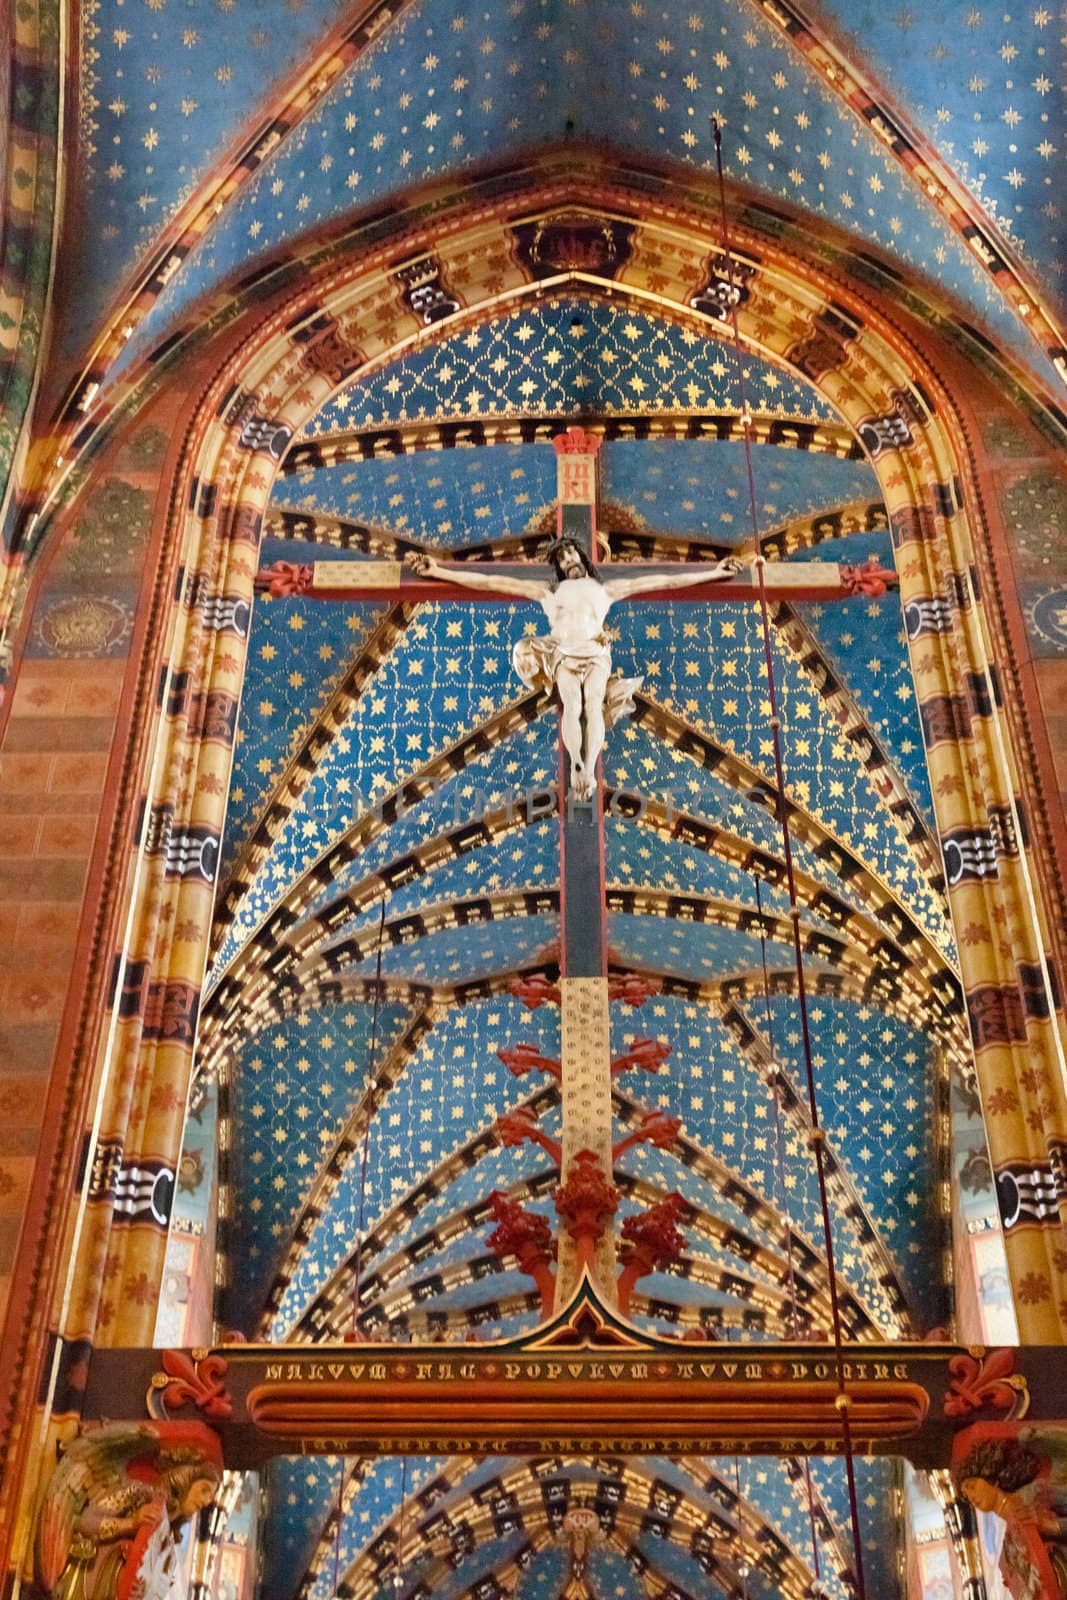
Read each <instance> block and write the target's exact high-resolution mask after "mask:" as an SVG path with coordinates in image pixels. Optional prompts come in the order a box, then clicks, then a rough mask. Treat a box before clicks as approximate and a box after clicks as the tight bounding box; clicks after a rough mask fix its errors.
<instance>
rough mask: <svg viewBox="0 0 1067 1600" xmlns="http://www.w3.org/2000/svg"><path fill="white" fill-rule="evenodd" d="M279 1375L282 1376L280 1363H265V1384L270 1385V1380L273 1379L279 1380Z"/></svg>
mask: <svg viewBox="0 0 1067 1600" xmlns="http://www.w3.org/2000/svg"><path fill="white" fill-rule="evenodd" d="M281 1375H282V1368H281V1362H280V1361H268V1363H267V1382H268V1383H270V1382H271V1380H272V1379H275V1378H278V1379H280V1378H281Z"/></svg>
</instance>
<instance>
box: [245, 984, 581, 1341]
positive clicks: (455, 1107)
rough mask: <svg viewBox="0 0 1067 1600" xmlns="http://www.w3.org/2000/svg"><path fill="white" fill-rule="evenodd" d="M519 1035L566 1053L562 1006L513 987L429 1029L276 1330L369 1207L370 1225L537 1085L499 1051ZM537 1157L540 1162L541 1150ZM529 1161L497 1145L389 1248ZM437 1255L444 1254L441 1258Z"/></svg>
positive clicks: (306, 1258)
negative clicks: (537, 1001)
mask: <svg viewBox="0 0 1067 1600" xmlns="http://www.w3.org/2000/svg"><path fill="white" fill-rule="evenodd" d="M356 1009H362V1008H356ZM368 1009H369V1008H368ZM516 1036H517V1037H519V1038H521V1039H523V1040H530V1041H531V1042H533V1043H535V1044H537V1045H538V1047H539V1048H540V1050H541V1052H542V1053H543V1054H545V1055H547V1056H552V1057H556V1058H557V1059H558V1056H559V1022H558V1014H557V1013H556V1011H555V1009H554V1008H551V1007H543V1008H542V1009H541V1010H539V1011H537V1012H533V1013H531V1012H528V1011H526V1009H525V1008H524V1007H523V1006H522V1004H521V1002H520V1001H518V1000H516V999H514V998H513V997H512V996H510V995H500V996H496V997H494V998H493V999H491V1000H478V1001H474V1002H471V1003H470V1004H468V1005H466V1006H462V1007H453V1008H452V1009H450V1010H449V1011H447V1012H446V1013H445V1015H444V1016H443V1017H442V1018H441V1019H440V1020H439V1021H438V1022H437V1023H436V1025H435V1026H434V1027H433V1029H431V1031H430V1032H429V1033H428V1034H427V1035H426V1037H425V1039H424V1040H423V1041H422V1043H421V1044H420V1045H419V1047H418V1050H417V1051H416V1054H415V1056H414V1058H413V1059H412V1061H411V1062H410V1063H409V1065H408V1068H407V1070H406V1072H405V1073H404V1075H403V1077H402V1078H401V1079H400V1082H399V1083H398V1084H397V1085H396V1086H395V1088H394V1089H393V1090H392V1091H391V1092H390V1093H389V1095H388V1096H387V1098H386V1100H385V1102H384V1104H383V1107H382V1109H381V1111H380V1112H379V1114H378V1116H377V1117H376V1118H375V1120H374V1122H373V1124H372V1127H371V1134H370V1139H369V1142H368V1160H367V1173H366V1179H365V1181H364V1178H363V1174H362V1170H361V1162H359V1161H355V1160H353V1161H350V1162H349V1163H348V1165H347V1167H346V1168H345V1170H344V1172H343V1174H342V1177H341V1180H340V1182H339V1183H338V1185H337V1188H336V1190H335V1192H334V1194H333V1196H332V1197H331V1200H330V1202H329V1205H328V1206H327V1208H326V1210H325V1212H324V1213H323V1216H322V1218H321V1219H320V1220H319V1222H318V1223H317V1225H316V1227H315V1230H314V1232H313V1234H312V1237H311V1240H310V1242H309V1244H308V1247H307V1249H306V1250H305V1252H304V1254H303V1257H302V1259H301V1262H300V1266H299V1269H298V1271H297V1273H296V1274H295V1276H294V1278H293V1282H292V1284H291V1285H290V1287H289V1290H288V1291H287V1293H286V1296H285V1299H284V1300H283V1302H282V1306H281V1309H280V1311H279V1314H278V1320H277V1329H276V1331H275V1334H274V1335H273V1336H275V1337H281V1336H282V1334H283V1332H284V1329H285V1328H286V1326H287V1325H288V1324H289V1322H290V1321H291V1319H293V1318H295V1317H296V1316H298V1315H299V1313H300V1311H301V1310H302V1308H303V1306H304V1305H305V1304H306V1303H307V1300H308V1299H309V1298H310V1297H311V1295H313V1294H314V1293H315V1291H316V1290H317V1289H318V1288H319V1287H320V1286H321V1285H322V1283H323V1282H324V1281H325V1280H326V1278H327V1277H328V1276H329V1274H330V1272H331V1271H332V1270H333V1269H334V1268H335V1267H336V1266H337V1265H338V1264H339V1263H340V1262H341V1261H342V1260H343V1259H344V1257H345V1256H346V1255H347V1253H348V1252H349V1251H350V1250H351V1249H352V1247H353V1244H354V1241H355V1239H356V1238H357V1237H358V1233H359V1218H360V1215H361V1213H362V1216H363V1219H364V1223H365V1225H366V1226H368V1227H369V1226H371V1225H373V1224H374V1223H376V1222H377V1221H379V1220H380V1219H381V1218H382V1217H383V1216H385V1215H386V1213H387V1212H388V1211H389V1210H390V1209H391V1207H393V1206H395V1205H397V1204H398V1203H399V1202H400V1201H402V1200H403V1198H404V1196H405V1195H406V1194H407V1193H408V1191H409V1190H410V1189H412V1188H414V1187H415V1185H416V1184H417V1183H418V1182H419V1180H420V1179H421V1178H422V1177H423V1176H424V1175H425V1174H426V1173H427V1172H430V1171H432V1170H433V1169H434V1168H435V1167H437V1166H438V1165H439V1164H440V1162H441V1161H442V1160H444V1158H445V1157H446V1156H447V1155H449V1154H450V1153H451V1152H452V1151H454V1150H456V1149H458V1148H459V1147H460V1146H462V1145H464V1144H465V1143H466V1142H467V1141H468V1140H470V1139H471V1138H473V1136H474V1134H475V1133H476V1132H477V1131H478V1130H480V1129H482V1128H484V1127H486V1126H488V1125H489V1124H491V1123H492V1122H494V1121H495V1120H496V1118H497V1116H499V1115H500V1113H501V1112H503V1111H505V1110H508V1109H510V1108H511V1107H513V1106H516V1105H518V1104H520V1103H521V1102H522V1101H524V1100H526V1099H528V1098H529V1096H530V1095H531V1094H532V1093H533V1092H535V1090H536V1088H537V1087H538V1086H539V1080H536V1079H535V1080H529V1079H518V1078H515V1077H514V1076H513V1075H512V1074H511V1072H510V1071H509V1070H508V1068H507V1067H505V1066H504V1064H503V1063H502V1062H501V1061H500V1060H499V1059H498V1058H497V1056H496V1054H495V1051H496V1050H497V1048H498V1047H501V1046H504V1045H507V1044H509V1043H511V1042H513V1040H514V1039H515V1037H516ZM546 1125H549V1126H550V1124H546ZM534 1155H535V1156H536V1158H537V1162H538V1165H540V1164H541V1163H542V1156H541V1152H539V1151H535V1152H534ZM530 1166H531V1155H530V1152H529V1151H528V1150H525V1151H521V1150H520V1151H513V1150H503V1149H496V1150H494V1151H492V1152H491V1153H490V1154H489V1155H488V1156H487V1157H486V1158H485V1159H484V1160H483V1161H481V1162H479V1163H478V1165H477V1166H476V1167H475V1168H473V1169H472V1170H471V1171H469V1172H464V1173H463V1174H461V1175H460V1177H459V1179H458V1180H457V1181H455V1182H454V1183H452V1184H450V1185H449V1186H448V1188H447V1189H446V1191H445V1192H444V1194H443V1195H442V1197H441V1198H440V1199H439V1200H438V1201H437V1202H435V1207H434V1208H433V1209H430V1208H427V1209H426V1210H424V1211H422V1212H420V1213H419V1216H418V1218H417V1220H416V1221H415V1222H414V1223H411V1224H408V1225H406V1226H405V1227H404V1228H403V1229H402V1230H401V1232H400V1233H399V1234H398V1235H397V1238H396V1240H395V1241H393V1242H392V1243H391V1244H390V1247H389V1249H390V1253H392V1251H393V1250H394V1249H399V1248H401V1246H402V1244H403V1242H404V1240H405V1239H406V1238H408V1237H409V1236H410V1235H411V1230H412V1229H414V1231H415V1233H422V1232H424V1231H425V1229H426V1228H427V1227H430V1226H432V1225H433V1222H434V1220H435V1217H436V1216H437V1215H438V1213H440V1215H448V1214H450V1213H451V1212H452V1211H456V1210H460V1209H462V1208H463V1207H464V1206H466V1205H469V1204H471V1203H472V1202H473V1201H474V1200H476V1199H479V1198H481V1197H483V1196H484V1195H486V1194H488V1193H489V1192H490V1191H491V1190H492V1189H494V1188H506V1187H507V1186H508V1185H509V1184H512V1183H514V1182H516V1181H517V1179H518V1178H519V1176H520V1175H521V1174H522V1172H523V1171H526V1170H529V1169H530ZM465 1248H467V1247H465ZM438 1259H439V1258H438V1257H437V1256H436V1255H435V1257H434V1265H435V1266H436V1264H437V1261H438ZM516 1287H517V1286H516Z"/></svg>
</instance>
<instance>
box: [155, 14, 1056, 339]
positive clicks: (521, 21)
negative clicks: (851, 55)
mask: <svg viewBox="0 0 1067 1600" xmlns="http://www.w3.org/2000/svg"><path fill="white" fill-rule="evenodd" d="M712 112H715V113H717V114H718V115H719V116H720V117H721V118H722V119H723V120H724V123H725V126H726V130H727V135H726V140H725V146H726V149H725V154H726V170H727V175H728V176H729V177H732V178H736V179H737V180H738V181H739V182H742V183H744V184H745V185H746V186H747V187H749V188H752V189H755V190H756V191H757V192H762V193H764V194H768V195H773V196H776V197H780V198H783V199H786V200H788V201H789V202H790V203H792V204H796V205H798V206H801V207H803V206H805V205H807V206H809V207H810V208H811V209H812V210H813V211H815V212H817V213H818V214H819V215H820V216H822V217H825V218H827V219H828V220H829V221H831V222H834V223H836V224H837V225H838V226H840V227H842V228H845V229H847V230H848V231H849V232H851V233H853V234H855V235H858V236H859V237H860V239H862V240H864V241H868V242H870V243H872V244H875V245H877V246H879V247H880V248H881V249H883V250H884V251H886V252H887V253H888V254H889V255H890V256H892V257H895V258H896V259H897V260H899V261H900V262H902V263H903V264H904V265H905V266H906V267H908V268H911V269H912V270H913V271H916V272H920V273H923V274H925V275H926V276H927V277H928V278H929V279H931V280H934V281H935V282H936V283H938V284H940V285H941V286H942V287H943V288H944V290H945V291H947V292H948V293H949V294H951V295H954V296H956V297H957V298H958V299H960V300H961V301H963V302H964V303H965V304H967V305H968V307H969V308H970V310H971V314H972V315H973V316H974V317H975V318H976V319H977V320H979V321H980V322H984V323H985V324H986V326H987V327H988V328H989V330H990V331H991V333H992V334H993V336H994V337H995V338H996V339H997V341H998V342H1000V343H1001V344H1007V345H1011V346H1014V347H1015V348H1016V349H1017V350H1019V351H1020V352H1021V353H1022V354H1023V355H1024V357H1025V358H1026V359H1029V360H1031V361H1033V362H1036V361H1039V360H1040V359H1041V357H1040V354H1039V352H1038V349H1037V346H1036V344H1035V343H1034V341H1033V340H1032V339H1031V336H1030V334H1029V332H1028V331H1027V330H1026V329H1025V328H1024V327H1023V326H1022V324H1021V323H1020V321H1019V320H1018V319H1017V318H1016V316H1015V315H1014V313H1013V312H1012V310H1011V309H1010V308H1009V306H1008V304H1007V303H1006V301H1005V300H1004V298H1003V296H1002V295H1001V292H1000V290H999V289H998V288H997V287H996V286H995V285H994V284H993V282H992V281H991V279H990V278H989V276H988V275H987V274H986V273H985V271H984V270H982V269H981V268H980V267H979V266H978V265H977V264H976V262H975V261H974V259H973V258H972V257H971V255H970V254H969V252H968V250H967V248H966V246H965V244H964V243H963V241H962V240H960V239H959V238H957V236H956V235H955V234H954V233H953V232H952V231H951V229H950V228H949V226H948V225H947V223H945V222H943V221H942V219H941V217H940V216H939V215H938V213H937V212H936V210H935V209H934V207H933V205H932V203H931V202H930V201H928V200H927V198H926V196H925V195H924V194H923V193H922V191H921V190H920V189H919V187H918V186H917V185H916V184H915V183H914V182H913V180H912V179H911V178H910V176H909V175H908V174H907V173H906V172H905V171H904V170H903V169H902V168H901V166H900V165H899V164H898V163H897V162H896V160H895V159H894V158H893V156H892V155H891V154H890V153H889V152H888V151H887V150H886V149H885V147H884V146H883V145H882V143H881V141H880V140H879V139H878V138H877V136H876V135H875V133H874V132H873V131H872V130H871V129H870V128H868V127H867V125H866V123H865V122H864V121H863V120H862V119H861V118H860V117H859V116H857V115H855V114H854V113H853V112H852V111H850V110H848V109H847V108H846V107H845V106H844V105H843V104H842V103H841V101H840V99H838V98H837V97H836V96H835V95H834V94H833V93H832V92H831V91H830V90H829V89H828V88H827V87H826V86H825V85H824V84H823V82H822V80H821V79H820V78H819V77H818V75H817V74H816V72H815V71H814V69H813V68H811V67H809V66H808V64H807V63H806V62H805V61H804V59H803V58H802V57H801V56H800V55H799V54H798V53H797V52H795V51H794V50H793V49H792V48H791V47H790V46H789V44H788V43H787V41H786V40H785V39H783V37H782V36H781V34H780V33H779V32H778V31H777V30H775V29H774V28H772V26H771V25H770V24H769V23H768V22H767V21H765V20H764V19H763V18H762V17H761V16H760V14H759V12H758V11H757V10H756V9H755V8H753V7H752V6H750V5H747V4H744V3H743V0H715V3H714V4H706V5H704V6H703V7H702V8H701V9H700V10H699V11H694V9H693V7H692V4H691V3H690V0H670V3H667V4H664V3H662V0H658V3H655V4H644V3H642V5H641V7H640V10H639V11H636V12H635V10H634V8H633V7H630V8H628V9H627V10H626V11H623V10H622V9H621V8H620V7H619V6H618V5H617V3H615V0H588V3H587V4H586V5H584V6H583V7H582V8H581V11H580V12H579V11H577V10H575V9H573V8H567V9H565V10H561V9H560V8H557V7H555V6H552V7H548V6H546V5H545V4H543V3H540V0H511V3H510V4H509V5H508V6H507V8H506V9H505V8H497V9H496V10H495V11H492V12H489V11H487V12H485V13H483V14H482V15H481V16H480V17H478V19H477V21H474V20H473V19H472V18H470V17H469V15H468V13H467V10H466V8H465V7H463V6H461V5H460V4H459V0H424V3H423V4H422V5H420V6H418V7H417V8H413V9H412V10H410V11H407V12H406V13H405V14H404V15H402V16H401V17H400V18H399V19H398V20H397V22H396V23H395V24H394V26H393V27H391V28H389V29H387V30H385V31H384V32H383V34H382V35H381V36H380V38H379V40H378V41H377V43H376V45H375V46H374V47H373V48H372V49H370V50H369V51H367V52H366V54H365V55H363V56H362V57H361V58H360V60H359V61H357V62H356V63H355V64H354V65H353V66H352V67H351V68H350V69H349V70H348V72H347V73H346V74H345V75H344V76H343V77H342V78H341V79H339V80H338V83H337V84H336V85H335V86H334V87H333V88H332V89H331V90H330V91H329V92H328V94H327V95H326V96H325V97H324V99H323V101H322V102H321V103H320V105H319V106H318V107H317V108H316V110H315V111H314V113H313V114H312V115H311V116H310V117H308V118H307V119H306V120H305V121H304V122H303V123H302V124H301V125H300V127H299V128H298V130H297V131H296V132H295V133H294V134H293V135H292V136H291V137H290V138H288V139H287V140H285V141H284V143H283V144H282V146H281V147H280V149H279V151H278V153H277V154H276V155H275V156H274V157H273V159H272V160H270V161H268V162H267V163H266V164H265V165H264V167H263V169H262V170H261V172H260V173H258V174H257V176H256V177H255V179H253V180H252V182H251V183H250V184H249V185H248V186H247V187H246V188H245V189H244V190H243V191H242V193H241V194H240V196H239V197H238V199H237V200H236V201H235V202H234V203H233V204H232V205H231V206H230V207H229V208H228V209H227V211H226V212H225V213H224V214H223V216H222V218H221V219H220V221H219V223H218V225H217V226H216V227H215V228H213V229H211V230H210V231H209V232H208V233H207V235H206V236H205V239H204V241H203V242H202V243H201V245H200V246H199V247H198V248H197V249H196V250H194V252H193V254H192V255H191V256H190V258H189V259H188V261H187V262H186V264H185V266H184V267H183V269H182V270H181V271H180V272H179V273H178V274H177V275H176V277H175V278H174V279H172V281H171V283H170V285H169V286H168V288H167V289H166V290H165V291H164V293H163V295H162V297H161V299H160V301H159V303H158V305H157V306H156V308H155V310H154V312H153V313H152V314H151V315H150V316H149V317H148V319H147V320H146V323H145V324H143V325H142V328H141V330H140V334H139V335H138V336H137V337H135V338H134V339H133V340H131V341H130V346H129V347H128V349H129V351H130V352H131V353H132V351H133V350H135V349H136V350H142V349H144V347H145V346H146V344H147V342H148V341H149V340H150V339H151V338H152V337H153V335H155V334H156V333H157V332H158V331H160V330H162V328H163V327H164V326H165V325H166V323H167V322H169V321H170V320H171V319H172V318H174V317H175V316H176V315H177V314H179V313H180V312H182V311H183V310H184V309H185V308H186V307H188V306H189V305H190V303H191V301H192V300H193V299H194V298H195V296H196V295H198V294H199V293H200V292H201V291H202V290H204V289H206V288H208V287H209V286H210V285H211V284H213V283H214V282H216V281H218V280H219V279H221V278H223V277H225V276H227V275H228V274H230V273H231V272H233V271H234V270H235V269H236V268H238V267H240V266H241V265H243V264H244V263H245V262H247V261H248V260H249V259H250V258H251V257H253V256H255V255H256V254H258V253H259V252H261V251H263V250H266V249H272V248H276V247H277V246H279V245H280V244H282V243H283V242H284V241H285V240H286V239H288V238H290V237H292V236H294V235H296V234H301V233H304V232H305V231H306V230H308V229H309V228H311V227H313V226H314V225H315V224H316V223H319V222H322V221H325V220H327V219H332V218H335V217H337V216H338V215H341V214H344V213H346V212H348V211H350V210H351V209H352V208H353V207H365V206H368V205H370V204H371V203H372V202H374V201H375V200H380V199H381V198H382V197H383V196H385V195H387V194H389V193H390V192H392V191H393V190H395V189H397V188H400V187H404V186H407V185H409V184H411V183H413V182H415V181H417V180H419V179H423V178H429V177H439V176H441V175H442V174H443V173H445V172H453V173H456V174H459V173H461V172H462V171H463V170H464V169H465V168H466V167H468V166H469V165H470V164H472V163H474V162H477V161H479V160H482V159H486V158H492V159H497V160H499V159H501V158H502V157H503V156H505V155H506V154H507V153H508V152H509V151H518V150H520V149H523V148H526V147H528V146H529V145H530V144H531V143H534V142H537V141H539V140H558V139H562V138H564V137H565V136H571V137H577V138H585V137H588V138H591V139H595V140H597V141H599V142H605V141H607V142H610V143H613V144H615V145H621V146H623V147H626V148H630V149H634V148H636V149H637V150H639V151H641V152H642V153H651V154H653V155H656V156H658V157H665V158H668V159H670V160H675V161H680V162H682V163H684V164H685V165H687V166H690V167H693V168H696V169H698V170H702V171H708V170H710V169H711V167H712V165H713V153H712V147H711V138H710V133H709V128H708V121H709V117H710V115H711V113H712Z"/></svg>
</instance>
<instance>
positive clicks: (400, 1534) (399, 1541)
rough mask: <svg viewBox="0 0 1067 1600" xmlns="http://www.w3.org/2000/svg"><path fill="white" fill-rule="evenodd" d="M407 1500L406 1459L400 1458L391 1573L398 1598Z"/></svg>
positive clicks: (402, 1575) (402, 1568)
mask: <svg viewBox="0 0 1067 1600" xmlns="http://www.w3.org/2000/svg"><path fill="white" fill-rule="evenodd" d="M407 1500H408V1458H407V1456H401V1458H400V1520H399V1526H398V1528H397V1535H396V1571H395V1572H394V1573H393V1588H394V1589H395V1591H396V1593H397V1596H398V1597H399V1594H400V1591H401V1589H402V1588H403V1587H404V1513H405V1511H406V1510H407Z"/></svg>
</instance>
